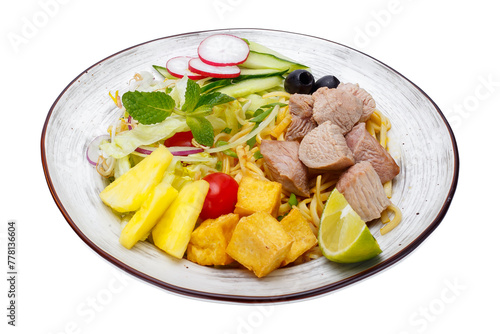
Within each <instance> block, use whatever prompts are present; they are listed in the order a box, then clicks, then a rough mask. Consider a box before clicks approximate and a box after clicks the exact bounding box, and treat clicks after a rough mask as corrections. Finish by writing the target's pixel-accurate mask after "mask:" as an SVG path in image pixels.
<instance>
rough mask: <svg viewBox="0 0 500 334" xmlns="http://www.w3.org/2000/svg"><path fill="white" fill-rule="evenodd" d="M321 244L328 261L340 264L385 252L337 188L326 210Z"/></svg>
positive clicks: (322, 221)
mask: <svg viewBox="0 0 500 334" xmlns="http://www.w3.org/2000/svg"><path fill="white" fill-rule="evenodd" d="M318 243H319V247H320V249H321V252H322V253H323V255H324V256H325V257H326V258H327V259H328V260H330V261H334V262H339V263H354V262H360V261H365V260H368V259H371V258H372V257H374V256H376V255H378V254H380V253H381V252H382V250H381V249H380V246H379V245H378V242H377V240H375V238H374V237H373V235H372V234H371V233H370V230H369V229H368V227H367V226H366V224H365V222H364V221H363V220H361V218H360V217H359V215H358V214H357V213H356V212H355V211H354V210H353V209H352V208H351V206H350V205H349V203H347V201H346V199H345V198H344V195H342V194H341V193H340V192H339V191H338V190H337V189H334V190H333V192H332V193H331V194H330V197H329V198H328V201H327V202H326V205H325V209H324V210H323V214H322V216H321V221H320V225H319V234H318Z"/></svg>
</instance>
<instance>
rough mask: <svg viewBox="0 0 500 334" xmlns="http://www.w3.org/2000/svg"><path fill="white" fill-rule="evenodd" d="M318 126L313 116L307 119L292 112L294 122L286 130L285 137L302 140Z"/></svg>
mask: <svg viewBox="0 0 500 334" xmlns="http://www.w3.org/2000/svg"><path fill="white" fill-rule="evenodd" d="M316 126H317V124H316V122H315V121H314V120H313V119H312V118H307V119H306V118H301V117H299V116H295V115H293V114H292V122H291V123H290V125H289V126H288V129H287V130H286V134H285V139H286V140H298V141H301V140H302V138H304V136H305V135H307V134H308V133H309V132H310V131H311V130H312V129H314V128H315V127H316Z"/></svg>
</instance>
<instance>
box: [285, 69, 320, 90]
mask: <svg viewBox="0 0 500 334" xmlns="http://www.w3.org/2000/svg"><path fill="white" fill-rule="evenodd" d="M313 86H314V77H313V75H312V74H311V72H308V71H306V70H295V71H292V72H290V74H288V76H287V77H286V79H285V90H286V91H287V92H288V93H290V94H295V93H298V94H309V93H310V92H311V90H312V88H313Z"/></svg>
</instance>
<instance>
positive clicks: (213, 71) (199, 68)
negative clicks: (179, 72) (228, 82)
mask: <svg viewBox="0 0 500 334" xmlns="http://www.w3.org/2000/svg"><path fill="white" fill-rule="evenodd" d="M188 66H189V70H190V71H191V72H193V73H197V74H200V75H206V76H207V77H213V78H236V77H237V76H239V75H240V72H241V70H240V68H239V67H238V66H236V65H233V66H213V65H208V64H206V63H204V62H202V61H201V59H200V58H193V59H191V60H190V61H189V63H188Z"/></svg>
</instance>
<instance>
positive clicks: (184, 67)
mask: <svg viewBox="0 0 500 334" xmlns="http://www.w3.org/2000/svg"><path fill="white" fill-rule="evenodd" d="M191 58H192V57H187V56H180V57H174V58H171V59H170V60H169V61H167V65H166V66H165V67H166V68H167V71H168V73H170V74H171V75H173V76H174V77H176V78H180V79H182V78H183V77H184V76H185V75H187V76H188V78H189V79H191V80H200V79H204V78H205V76H203V75H199V74H195V73H193V72H191V71H190V70H189V68H188V67H189V66H188V63H189V60H190V59H191Z"/></svg>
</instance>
